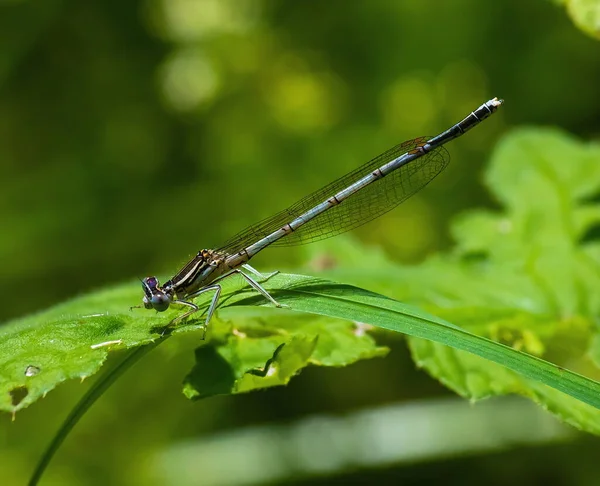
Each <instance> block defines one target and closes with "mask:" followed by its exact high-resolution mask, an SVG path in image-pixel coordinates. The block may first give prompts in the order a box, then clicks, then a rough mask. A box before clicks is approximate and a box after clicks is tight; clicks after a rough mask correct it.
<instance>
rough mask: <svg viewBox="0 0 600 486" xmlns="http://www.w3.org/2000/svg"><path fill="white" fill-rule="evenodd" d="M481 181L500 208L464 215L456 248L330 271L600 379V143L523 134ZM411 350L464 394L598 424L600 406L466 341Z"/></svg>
mask: <svg viewBox="0 0 600 486" xmlns="http://www.w3.org/2000/svg"><path fill="white" fill-rule="evenodd" d="M486 183H487V185H488V187H489V188H490V191H491V192H492V194H493V195H494V196H495V197H496V199H497V200H498V201H500V202H501V204H502V205H503V208H504V209H503V210H501V211H500V210H496V211H489V210H488V211H484V210H476V211H470V212H468V213H466V214H465V215H463V216H462V217H460V218H458V220H457V221H456V222H455V223H454V225H453V227H452V230H453V234H454V237H455V239H456V241H457V243H456V246H455V248H454V249H453V251H452V252H451V253H449V254H446V255H438V256H435V257H433V258H430V259H429V260H428V261H426V262H425V263H424V264H421V265H419V266H415V267H400V266H397V265H395V264H394V263H393V262H387V264H385V263H383V262H380V263H379V265H378V266H376V267H375V268H373V269H371V270H370V271H369V270H368V269H361V271H360V272H358V273H357V274H352V272H349V271H348V270H343V271H338V272H331V274H332V275H333V276H334V277H335V278H338V279H342V280H344V281H347V282H351V281H357V282H358V281H360V282H361V284H362V285H367V286H369V287H371V288H373V289H376V290H378V291H380V292H382V293H385V294H387V295H391V296H394V297H395V298H398V299H400V300H403V301H407V302H411V303H415V304H417V305H419V306H420V307H421V308H423V309H427V310H428V311H430V312H431V313H432V314H435V315H437V316H439V317H441V318H444V319H446V320H448V321H450V322H453V323H455V324H458V325H460V326H461V328H463V329H465V330H467V331H470V332H473V333H474V334H477V335H479V336H484V337H488V338H490V339H492V340H494V341H497V342H501V343H504V344H506V345H508V346H510V347H512V348H514V349H517V350H522V351H525V352H527V353H529V354H531V355H533V356H537V357H543V358H544V359H547V360H549V361H551V362H553V363H556V364H557V365H558V366H561V367H568V368H569V369H572V370H575V371H578V372H579V373H581V374H584V375H587V376H590V377H593V378H596V379H599V378H600V370H599V364H600V359H599V358H598V356H600V352H599V351H598V350H599V349H600V346H599V345H598V343H599V342H600V338H599V332H598V324H597V322H598V320H597V316H598V315H599V313H600V292H599V289H600V252H599V251H598V248H599V245H598V241H597V237H596V233H595V230H596V229H597V227H598V224H599V223H600V205H599V204H598V194H600V147H598V145H595V144H582V143H581V142H579V141H578V140H576V139H574V138H573V137H571V136H569V135H566V134H564V133H563V132H560V131H558V130H542V129H522V130H517V131H514V132H513V133H512V134H511V135H510V136H507V137H505V138H504V139H503V140H502V142H501V143H500V144H499V146H498V147H497V149H496V151H495V152H494V156H493V158H492V162H491V164H490V167H489V170H488V171H487V175H486ZM360 253H362V254H364V253H365V251H364V250H362V251H361V252H360ZM363 259H364V258H363ZM348 262H351V264H352V265H354V264H355V262H354V260H353V259H349V260H346V261H343V265H344V267H345V268H348V267H350V265H349V264H348ZM413 336H414V334H413ZM438 342H439V341H438ZM409 344H410V348H411V351H412V353H413V357H414V359H415V361H416V362H417V364H419V365H420V366H422V367H424V368H425V369H426V370H427V371H428V372H429V373H431V374H432V375H433V376H435V377H436V378H438V379H439V380H440V381H441V382H442V383H444V384H445V385H446V386H448V387H450V388H452V389H453V390H455V391H456V392H457V393H459V394H461V395H463V396H465V397H469V398H471V399H481V398H485V397H488V396H494V395H503V394H508V393H518V394H521V395H524V396H527V397H529V398H531V399H533V400H534V401H536V402H537V403H539V404H541V405H542V406H544V407H545V408H547V409H548V410H550V411H552V412H553V413H554V414H556V415H557V416H558V417H560V418H561V419H562V420H563V421H566V422H568V423H570V424H572V425H575V426H576V427H578V428H581V429H585V430H588V431H592V432H594V433H598V431H599V429H600V425H599V423H600V419H599V417H598V415H597V413H596V411H591V410H590V409H589V408H588V407H586V406H584V405H583V404H581V402H578V401H576V400H573V399H572V398H569V397H567V396H565V395H562V394H557V393H555V392H554V391H553V390H550V389H548V388H546V387H540V386H539V384H538V383H535V382H533V381H531V380H529V379H524V374H523V373H522V372H518V370H516V369H514V368H513V371H511V370H509V369H506V368H500V367H498V366H497V365H495V364H493V363H491V362H489V361H484V360H481V359H479V358H477V357H476V356H472V355H468V354H466V353H463V352H460V351H457V350H456V349H460V348H459V346H454V348H456V349H449V348H447V347H443V346H440V345H439V344H436V343H434V342H425V341H422V340H420V339H415V338H409ZM480 356H482V355H481V354H480ZM514 371H517V373H515V372H514ZM572 396H574V395H572ZM588 403H589V402H588Z"/></svg>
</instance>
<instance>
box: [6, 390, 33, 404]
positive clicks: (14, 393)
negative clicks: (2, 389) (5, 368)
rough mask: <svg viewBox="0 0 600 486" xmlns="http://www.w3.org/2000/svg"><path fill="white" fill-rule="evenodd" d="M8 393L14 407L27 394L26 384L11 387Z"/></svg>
mask: <svg viewBox="0 0 600 486" xmlns="http://www.w3.org/2000/svg"><path fill="white" fill-rule="evenodd" d="M9 393H10V400H11V402H12V404H13V407H16V406H17V405H18V404H19V403H21V402H22V401H23V399H24V398H25V397H26V396H27V395H28V394H29V390H28V389H27V387H26V386H18V387H16V388H13V389H12V390H11V391H10V392H9Z"/></svg>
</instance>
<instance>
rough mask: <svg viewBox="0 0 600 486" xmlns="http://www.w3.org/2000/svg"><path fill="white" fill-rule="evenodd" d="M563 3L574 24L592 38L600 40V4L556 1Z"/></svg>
mask: <svg viewBox="0 0 600 486" xmlns="http://www.w3.org/2000/svg"><path fill="white" fill-rule="evenodd" d="M555 1H556V3H562V4H563V5H564V6H565V7H566V9H567V13H568V14H569V17H571V20H572V21H573V23H574V24H575V25H576V26H577V27H579V28H580V29H581V30H582V31H584V32H585V33H586V34H588V35H589V36H591V37H595V38H596V39H600V2H599V1H598V0H555Z"/></svg>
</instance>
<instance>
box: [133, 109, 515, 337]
mask: <svg viewBox="0 0 600 486" xmlns="http://www.w3.org/2000/svg"><path fill="white" fill-rule="evenodd" d="M502 103H503V100H500V99H498V98H493V99H491V100H489V101H487V102H485V103H483V104H482V105H481V106H480V107H479V108H477V109H475V110H474V111H472V112H471V113H470V114H469V115H468V116H467V117H465V118H464V119H463V120H461V121H459V122H458V123H456V124H455V125H453V126H452V127H450V128H449V129H447V130H445V131H444V132H442V133H440V134H439V135H437V136H435V137H419V138H415V139H413V140H408V141H406V142H403V143H401V144H399V145H396V146H395V147H393V148H391V149H389V150H388V151H386V152H384V153H382V154H381V155H379V156H377V157H375V158H374V159H372V160H370V161H369V162H367V163H366V164H364V165H362V166H361V167H359V168H357V169H355V170H353V171H352V172H350V173H348V174H346V175H344V176H343V177H340V178H339V179H337V180H335V181H333V182H331V183H330V184H328V185H326V186H325V187H323V188H322V189H319V190H318V191H315V192H313V193H312V194H309V195H308V196H306V197H304V198H302V199H301V200H299V201H298V202H297V203H295V204H293V205H292V206H290V207H288V208H287V209H285V210H283V211H280V212H278V213H276V214H274V215H273V216H271V217H269V218H266V219H264V220H262V221H259V222H258V223H256V224H253V225H252V226H249V227H247V228H246V229H244V230H243V231H241V232H240V233H238V234H237V235H235V236H233V237H232V238H230V239H229V240H228V241H226V242H225V243H224V244H223V246H221V247H219V248H216V249H204V250H200V251H199V252H198V253H197V254H196V256H194V257H193V258H192V259H191V260H190V261H189V262H187V263H186V264H185V265H184V266H183V268H181V270H179V272H177V273H176V274H175V276H173V277H172V278H171V279H170V280H168V281H167V282H165V283H164V284H162V285H161V283H160V282H159V280H158V279H157V278H156V277H146V278H144V279H142V289H143V291H144V296H143V298H142V305H140V306H137V307H144V308H146V309H154V310H156V311H158V312H164V311H166V310H167V309H168V308H169V307H171V306H172V305H174V304H175V305H179V306H181V307H183V308H185V312H183V313H182V314H181V315H179V316H177V317H175V318H174V319H173V320H171V322H170V323H169V324H168V325H167V326H166V327H167V328H169V327H173V326H175V325H177V324H178V323H180V322H182V321H183V320H185V319H187V318H188V317H190V316H192V315H193V314H194V313H196V312H198V311H199V310H200V307H199V306H198V305H197V304H195V303H194V302H193V300H194V299H196V298H197V297H199V296H200V295H202V294H206V293H210V292H212V293H213V296H212V299H211V301H210V304H209V306H208V310H207V311H206V318H205V321H204V326H203V328H204V334H206V329H207V328H208V324H209V322H210V320H211V318H212V316H213V314H214V312H215V310H216V308H217V305H218V302H219V298H220V296H221V290H222V287H221V284H220V282H221V281H222V280H223V279H225V278H227V277H230V276H232V275H236V274H237V275H241V276H242V277H243V278H244V280H245V281H246V282H247V283H248V284H249V285H250V287H252V288H253V289H254V290H256V291H257V292H258V293H260V294H261V295H262V296H263V297H265V298H266V299H267V300H268V301H269V302H270V303H271V304H273V305H274V306H276V307H284V306H283V305H282V304H280V303H279V302H277V301H276V300H275V299H274V298H273V297H272V296H271V294H269V292H267V291H266V290H265V289H264V288H263V286H262V285H261V284H260V283H259V280H260V281H261V282H262V283H264V282H265V281H266V280H268V279H269V278H271V277H272V276H273V275H275V274H277V272H274V273H272V274H269V275H263V274H261V273H260V272H258V271H257V270H255V269H254V268H252V267H251V266H250V265H248V261H249V260H250V259H251V258H252V257H253V256H254V255H256V254H257V253H259V252H260V251H262V250H264V249H265V248H267V247H268V246H271V245H273V246H292V245H298V244H304V243H310V242H313V241H318V240H322V239H325V238H330V237H332V236H335V235H338V234H340V233H343V232H346V231H349V230H351V229H354V228H357V227H358V226H361V225H363V224H365V223H367V222H369V221H371V220H373V219H375V218H377V217H379V216H381V215H382V214H384V213H387V212H388V211H390V210H391V209H393V208H394V207H396V206H398V205H399V204H400V203H402V202H403V201H406V200H407V199H408V198H409V197H411V196H413V195H414V194H416V193H417V192H419V191H420V190H421V189H423V188H424V187H425V186H426V185H427V184H429V183H430V182H431V181H432V180H433V179H434V178H435V177H436V176H437V175H438V174H439V173H440V172H442V171H443V170H444V168H445V167H446V166H447V165H448V163H449V161H450V155H449V153H448V151H447V150H446V148H445V147H444V145H445V144H446V143H448V142H450V141H451V140H454V139H455V138H458V137H460V136H461V135H463V134H464V133H465V132H467V131H468V130H470V129H471V128H473V127H475V126H476V125H478V124H479V123H481V122H482V121H483V120H485V119H486V118H488V117H489V116H490V115H492V114H493V113H494V112H495V111H496V110H497V109H498V107H500V106H501V105H502ZM286 307H287V306H286Z"/></svg>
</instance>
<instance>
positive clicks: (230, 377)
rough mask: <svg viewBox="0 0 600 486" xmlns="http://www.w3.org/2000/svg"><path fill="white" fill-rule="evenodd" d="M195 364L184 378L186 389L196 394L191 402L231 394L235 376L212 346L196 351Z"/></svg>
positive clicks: (229, 366) (202, 347)
mask: <svg viewBox="0 0 600 486" xmlns="http://www.w3.org/2000/svg"><path fill="white" fill-rule="evenodd" d="M195 355H196V364H195V365H194V367H193V368H192V370H191V371H190V373H189V374H188V375H187V376H186V377H185V380H184V385H185V386H186V388H191V389H193V390H194V391H195V392H196V393H195V395H194V396H193V397H192V399H193V400H198V399H200V398H206V397H211V396H214V395H225V394H229V393H231V390H232V388H233V384H234V382H235V376H234V373H233V369H232V367H231V365H230V364H229V363H228V362H227V361H226V360H225V358H223V357H222V356H221V355H220V354H219V353H217V350H216V349H215V348H214V347H212V346H201V347H199V348H197V349H196V352H195Z"/></svg>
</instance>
